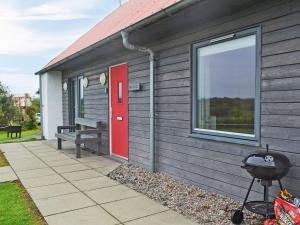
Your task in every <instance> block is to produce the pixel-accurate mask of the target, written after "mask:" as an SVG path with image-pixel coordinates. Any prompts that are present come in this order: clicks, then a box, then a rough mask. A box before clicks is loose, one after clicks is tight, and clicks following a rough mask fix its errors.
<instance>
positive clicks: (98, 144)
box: [96, 133, 102, 155]
mask: <svg viewBox="0 0 300 225" xmlns="http://www.w3.org/2000/svg"><path fill="white" fill-rule="evenodd" d="M101 136H102V135H101V133H98V134H97V139H98V142H97V152H96V154H97V155H100V154H101V145H102V138H101Z"/></svg>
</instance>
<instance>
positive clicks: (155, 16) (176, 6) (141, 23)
mask: <svg viewBox="0 0 300 225" xmlns="http://www.w3.org/2000/svg"><path fill="white" fill-rule="evenodd" d="M200 1H201V0H188V1H185V0H182V1H180V2H177V3H175V4H173V5H171V6H169V7H167V8H165V9H162V10H161V11H158V12H156V13H154V14H152V15H151V16H148V17H146V18H144V19H143V20H140V21H138V22H136V23H135V24H132V25H130V26H128V27H126V28H124V29H123V30H126V31H128V32H131V31H133V30H135V29H139V28H142V27H143V26H146V25H148V24H149V23H152V22H156V21H158V20H160V19H162V18H164V17H170V16H172V14H173V13H176V12H177V11H179V10H181V9H184V8H186V7H188V6H190V5H192V4H194V3H196V2H200ZM121 31H122V30H119V31H118V32H116V33H114V34H112V35H110V36H108V37H106V38H104V39H102V40H99V41H97V42H96V43H94V44H92V45H90V46H88V47H86V48H83V49H81V50H79V51H78V52H76V53H74V54H72V55H70V56H68V57H66V58H64V59H62V60H60V61H58V62H56V63H54V64H53V65H50V66H48V67H44V68H42V69H41V70H39V71H37V72H35V75H41V74H43V73H45V72H47V71H49V70H51V69H53V68H55V67H57V66H59V65H62V64H64V63H66V62H68V61H69V60H72V59H74V58H76V57H78V56H80V55H82V54H84V53H87V52H89V51H91V50H93V49H94V48H97V47H99V46H101V45H104V44H106V43H108V42H110V41H113V40H115V39H117V38H119V37H121Z"/></svg>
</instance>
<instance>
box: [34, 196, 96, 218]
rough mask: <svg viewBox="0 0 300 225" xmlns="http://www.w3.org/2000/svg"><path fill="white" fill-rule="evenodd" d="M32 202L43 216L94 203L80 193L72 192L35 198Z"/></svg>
mask: <svg viewBox="0 0 300 225" xmlns="http://www.w3.org/2000/svg"><path fill="white" fill-rule="evenodd" d="M34 202H35V204H36V205H37V207H38V208H39V210H40V212H41V213H42V215H43V216H49V215H53V214H56V213H62V212H67V211H70V210H75V209H81V208H86V207H89V206H93V205H95V203H94V202H93V201H92V200H90V199H89V198H88V197H86V196H85V195H84V194H82V193H72V194H68V195H61V196H56V197H51V198H43V199H36V200H34Z"/></svg>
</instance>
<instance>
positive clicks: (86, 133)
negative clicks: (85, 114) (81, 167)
mask: <svg viewBox="0 0 300 225" xmlns="http://www.w3.org/2000/svg"><path fill="white" fill-rule="evenodd" d="M82 128H87V129H82ZM91 128H92V129H91ZM63 130H68V131H67V132H62V131H63ZM55 136H56V137H57V148H58V149H61V148H62V140H65V141H70V142H74V143H75V145H76V150H75V151H76V158H80V155H81V154H80V151H81V144H89V143H95V144H96V145H97V149H96V153H97V155H100V150H101V122H100V121H96V120H92V119H85V118H75V125H71V126H58V127H57V133H56V134H55Z"/></svg>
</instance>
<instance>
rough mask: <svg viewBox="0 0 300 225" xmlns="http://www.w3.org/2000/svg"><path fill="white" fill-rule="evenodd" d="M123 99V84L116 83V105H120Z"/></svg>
mask: <svg viewBox="0 0 300 225" xmlns="http://www.w3.org/2000/svg"><path fill="white" fill-rule="evenodd" d="M122 99H123V84H122V81H119V82H118V103H122Z"/></svg>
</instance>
